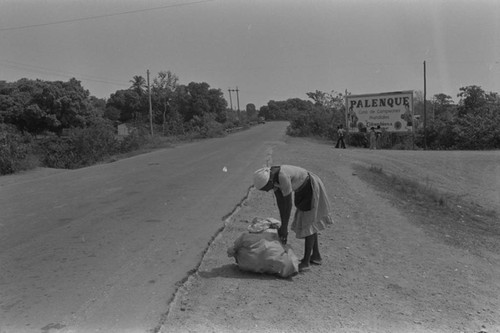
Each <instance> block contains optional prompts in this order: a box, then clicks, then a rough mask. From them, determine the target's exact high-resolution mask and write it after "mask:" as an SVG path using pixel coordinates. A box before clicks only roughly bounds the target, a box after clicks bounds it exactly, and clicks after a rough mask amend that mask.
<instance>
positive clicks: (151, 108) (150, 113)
mask: <svg viewBox="0 0 500 333" xmlns="http://www.w3.org/2000/svg"><path fill="white" fill-rule="evenodd" d="M146 73H147V77H148V100H149V125H150V129H151V136H153V107H152V105H151V87H150V86H149V69H148V70H147V71H146Z"/></svg>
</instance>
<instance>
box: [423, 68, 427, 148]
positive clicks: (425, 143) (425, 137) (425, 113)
mask: <svg viewBox="0 0 500 333" xmlns="http://www.w3.org/2000/svg"><path fill="white" fill-rule="evenodd" d="M426 99H427V82H426V74H425V61H424V150H427V109H426V105H425V104H427V103H426Z"/></svg>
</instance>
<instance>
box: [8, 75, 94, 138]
mask: <svg viewBox="0 0 500 333" xmlns="http://www.w3.org/2000/svg"><path fill="white" fill-rule="evenodd" d="M0 96H1V97H0V108H1V109H2V111H3V116H2V118H3V119H4V121H5V122H8V123H11V124H14V125H16V127H17V128H18V129H20V130H22V131H28V132H30V133H34V134H37V133H41V132H44V131H52V132H57V133H60V132H61V131H62V129H64V128H70V127H84V126H86V125H88V124H89V123H90V122H92V121H93V119H94V118H95V117H97V116H98V115H97V113H96V112H95V109H94V108H92V106H91V104H90V100H89V96H90V94H89V92H88V90H85V89H84V88H83V87H82V85H81V83H80V81H78V80H76V79H74V78H73V79H70V80H69V81H67V82H63V81H53V82H50V81H42V80H29V79H20V80H18V81H17V82H14V83H10V84H4V85H3V86H2V89H1V90H0Z"/></svg>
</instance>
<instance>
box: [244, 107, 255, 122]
mask: <svg viewBox="0 0 500 333" xmlns="http://www.w3.org/2000/svg"><path fill="white" fill-rule="evenodd" d="M245 110H246V111H247V117H248V119H249V120H255V119H256V118H257V110H256V109H255V104H252V103H248V104H247V105H246V108H245Z"/></svg>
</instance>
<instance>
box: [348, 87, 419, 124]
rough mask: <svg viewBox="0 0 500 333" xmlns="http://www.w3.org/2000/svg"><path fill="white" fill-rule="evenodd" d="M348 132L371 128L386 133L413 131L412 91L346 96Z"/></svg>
mask: <svg viewBox="0 0 500 333" xmlns="http://www.w3.org/2000/svg"><path fill="white" fill-rule="evenodd" d="M346 113H347V114H346V116H347V127H348V129H349V132H365V131H370V128H371V127H374V128H377V127H378V126H380V128H381V129H385V130H386V131H388V132H411V131H412V130H413V121H412V119H413V91H398V92H390V93H381V94H370V95H368V94H367V95H348V96H346Z"/></svg>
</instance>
